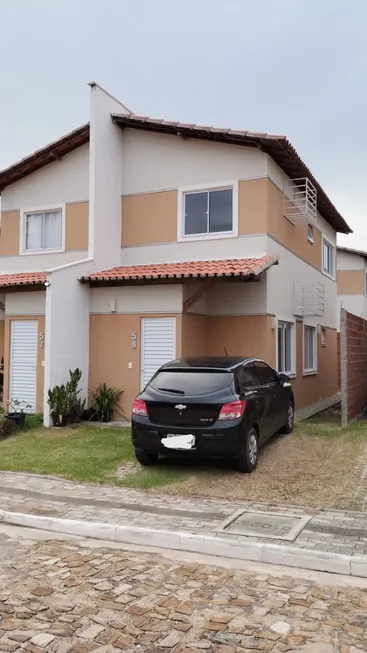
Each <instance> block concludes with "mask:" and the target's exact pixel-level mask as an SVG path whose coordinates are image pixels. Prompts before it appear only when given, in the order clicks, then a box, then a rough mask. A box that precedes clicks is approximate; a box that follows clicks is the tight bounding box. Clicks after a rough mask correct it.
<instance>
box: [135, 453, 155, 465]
mask: <svg viewBox="0 0 367 653" xmlns="http://www.w3.org/2000/svg"><path fill="white" fill-rule="evenodd" d="M135 458H136V460H137V461H138V463H140V464H141V465H144V467H151V466H152V465H155V464H156V462H157V461H158V454H157V453H151V452H150V451H135Z"/></svg>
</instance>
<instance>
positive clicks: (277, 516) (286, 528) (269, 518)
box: [218, 510, 311, 542]
mask: <svg viewBox="0 0 367 653" xmlns="http://www.w3.org/2000/svg"><path fill="white" fill-rule="evenodd" d="M310 519H311V516H310V515H304V516H298V515H292V514H287V513H275V512H254V511H249V510H239V511H237V512H235V513H234V514H233V515H231V516H230V517H229V518H228V519H226V521H225V522H223V523H222V524H221V526H220V527H219V528H218V530H219V531H221V532H224V533H228V534H231V535H243V536H244V537H265V538H267V539H272V540H287V541H288V542H294V540H295V539H296V538H297V537H298V535H299V534H300V533H301V531H302V530H303V529H304V527H305V526H306V524H307V523H308V522H309V521H310Z"/></svg>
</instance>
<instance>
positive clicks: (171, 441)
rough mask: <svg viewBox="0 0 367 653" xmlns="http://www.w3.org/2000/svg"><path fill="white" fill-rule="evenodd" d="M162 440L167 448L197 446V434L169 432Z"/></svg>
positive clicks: (190, 447)
mask: <svg viewBox="0 0 367 653" xmlns="http://www.w3.org/2000/svg"><path fill="white" fill-rule="evenodd" d="M161 442H162V444H163V446H164V447H166V448H167V449H192V448H193V447H194V446H195V436H194V435H191V434H189V435H176V434H175V433H167V436H166V437H165V438H162V440H161Z"/></svg>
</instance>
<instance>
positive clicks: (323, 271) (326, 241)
mask: <svg viewBox="0 0 367 653" xmlns="http://www.w3.org/2000/svg"><path fill="white" fill-rule="evenodd" d="M325 244H326V245H328V247H331V249H332V267H333V269H332V273H331V274H330V272H328V271H327V270H325V269H324V246H325ZM335 249H336V247H335V245H333V243H331V242H330V240H328V239H327V238H325V236H323V237H322V248H321V270H322V274H324V275H325V277H329V279H333V280H335V263H336V259H335Z"/></svg>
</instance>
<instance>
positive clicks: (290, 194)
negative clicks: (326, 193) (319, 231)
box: [283, 177, 317, 224]
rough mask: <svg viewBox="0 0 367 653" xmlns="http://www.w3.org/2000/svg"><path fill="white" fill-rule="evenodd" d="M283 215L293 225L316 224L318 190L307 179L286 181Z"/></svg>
mask: <svg viewBox="0 0 367 653" xmlns="http://www.w3.org/2000/svg"><path fill="white" fill-rule="evenodd" d="M283 191H284V201H283V213H284V215H285V217H286V218H288V220H290V221H291V222H293V224H297V223H303V222H316V217H317V190H316V188H315V186H314V185H313V184H312V183H311V182H310V180H309V179H308V178H307V177H303V178H299V179H286V180H285V181H284V189H283Z"/></svg>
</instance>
